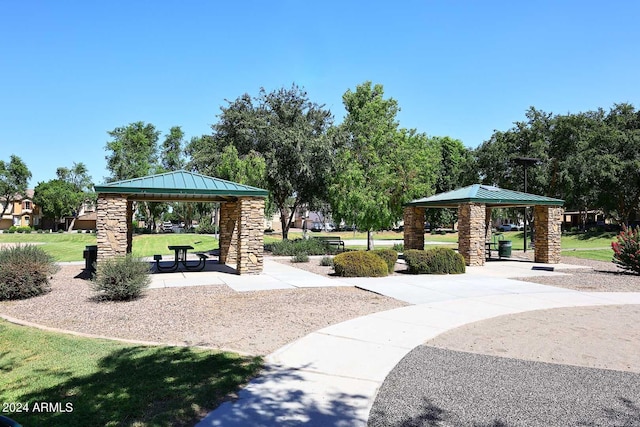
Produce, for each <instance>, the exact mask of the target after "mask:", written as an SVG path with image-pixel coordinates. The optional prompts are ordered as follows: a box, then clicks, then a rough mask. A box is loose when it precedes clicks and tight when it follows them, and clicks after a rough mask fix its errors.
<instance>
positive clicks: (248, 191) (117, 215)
mask: <svg viewBox="0 0 640 427" xmlns="http://www.w3.org/2000/svg"><path fill="white" fill-rule="evenodd" d="M95 191H96V193H98V206H97V208H98V209H97V211H98V215H97V222H96V228H97V240H98V242H97V243H98V260H100V259H104V258H109V257H114V256H119V255H124V254H127V253H130V252H131V247H132V241H133V227H132V220H133V202H134V201H153V202H178V201H182V202H219V203H220V263H225V264H226V263H229V264H233V263H235V264H236V271H237V272H238V274H246V273H249V274H252V273H260V272H261V271H262V264H263V248H264V239H263V238H264V203H265V198H266V197H267V196H268V194H269V193H268V191H267V190H263V189H260V188H256V187H251V186H248V185H243V184H238V183H235V182H231V181H226V180H223V179H219V178H214V177H210V176H205V175H200V174H197V173H193V172H188V171H185V170H180V171H175V172H167V173H163V174H157V175H150V176H145V177H141V178H134V179H128V180H123V181H117V182H110V183H107V184H104V185H97V186H95Z"/></svg>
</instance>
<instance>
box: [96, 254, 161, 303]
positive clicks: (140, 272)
mask: <svg viewBox="0 0 640 427" xmlns="http://www.w3.org/2000/svg"><path fill="white" fill-rule="evenodd" d="M150 283H151V276H150V275H149V263H147V262H146V261H141V260H139V259H137V258H134V257H133V256H132V255H131V254H127V255H126V256H124V257H114V258H107V259H106V260H104V261H101V262H99V263H98V265H97V269H96V274H95V276H94V277H93V282H92V287H93V290H94V291H96V292H100V294H101V296H102V297H103V298H105V299H108V300H113V301H121V300H131V299H134V298H137V297H138V296H140V294H141V293H142V291H143V290H144V289H145V288H146V287H148V286H149V284H150Z"/></svg>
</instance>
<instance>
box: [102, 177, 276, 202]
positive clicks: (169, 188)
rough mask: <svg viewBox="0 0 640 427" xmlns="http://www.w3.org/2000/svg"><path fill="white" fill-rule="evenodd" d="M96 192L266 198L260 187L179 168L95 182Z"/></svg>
mask: <svg viewBox="0 0 640 427" xmlns="http://www.w3.org/2000/svg"><path fill="white" fill-rule="evenodd" d="M95 191H96V192H97V193H116V194H130V195H132V198H134V199H137V200H152V201H171V200H191V201H199V200H202V201H223V200H230V199H235V198H237V197H241V196H253V197H266V196H267V195H268V194H269V192H268V191H267V190H263V189H261V188H256V187H251V186H249V185H244V184H238V183H236V182H231V181H226V180H224V179H220V178H214V177H210V176H206V175H200V174H197V173H194V172H188V171H185V170H179V171H175V172H167V173H162V174H157V175H149V176H143V177H141V178H134V179H127V180H124V181H116V182H110V183H107V184H103V185H96V186H95Z"/></svg>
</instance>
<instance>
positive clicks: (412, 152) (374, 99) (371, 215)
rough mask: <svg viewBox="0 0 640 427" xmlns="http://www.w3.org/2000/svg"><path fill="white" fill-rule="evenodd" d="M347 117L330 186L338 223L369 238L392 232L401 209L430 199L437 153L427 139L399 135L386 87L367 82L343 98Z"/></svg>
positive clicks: (402, 132)
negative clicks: (379, 232)
mask: <svg viewBox="0 0 640 427" xmlns="http://www.w3.org/2000/svg"><path fill="white" fill-rule="evenodd" d="M342 99H343V104H344V106H345V109H346V112H347V114H346V116H345V118H344V121H343V123H342V124H340V125H339V126H338V127H337V131H336V135H337V136H338V140H339V141H340V144H339V147H338V149H337V153H336V167H335V172H334V176H333V178H332V180H331V185H330V186H329V199H330V201H331V209H332V215H333V217H334V220H337V221H345V222H346V223H347V224H349V225H351V224H354V225H355V226H356V227H357V228H359V229H361V230H367V233H368V245H367V247H368V248H369V249H371V248H372V247H373V238H372V234H371V232H372V231H374V230H378V229H382V228H390V227H391V226H392V225H393V223H395V222H396V221H398V220H399V219H400V218H401V217H402V205H403V203H405V202H407V201H409V200H411V199H412V198H415V197H418V196H424V195H425V194H432V192H433V186H434V184H435V171H436V167H437V156H438V153H437V149H436V147H435V146H434V145H433V144H432V141H430V140H429V139H428V138H427V137H426V135H424V134H420V133H417V132H416V131H415V130H406V129H399V127H398V122H397V120H396V115H397V113H398V111H399V108H398V103H397V101H396V100H394V99H393V98H388V99H385V98H384V89H383V87H382V85H380V84H376V85H373V84H372V83H371V82H365V83H363V84H361V85H358V86H357V87H356V90H355V91H351V90H347V92H346V93H345V94H344V95H343V97H342Z"/></svg>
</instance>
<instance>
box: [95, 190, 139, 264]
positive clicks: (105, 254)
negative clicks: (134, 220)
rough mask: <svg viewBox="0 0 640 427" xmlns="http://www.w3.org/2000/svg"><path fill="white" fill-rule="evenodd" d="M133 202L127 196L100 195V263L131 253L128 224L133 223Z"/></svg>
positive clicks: (98, 225) (98, 205) (98, 219)
mask: <svg viewBox="0 0 640 427" xmlns="http://www.w3.org/2000/svg"><path fill="white" fill-rule="evenodd" d="M131 211H132V208H131V202H127V198H126V196H125V195H121V194H100V197H99V198H98V204H97V219H96V228H97V235H96V237H97V243H98V261H100V260H103V259H105V258H112V257H114V256H121V255H126V254H127V252H130V251H131V237H130V236H129V235H128V230H127V229H128V228H130V227H127V222H128V221H131V216H130V215H131V214H130V213H129V212H131Z"/></svg>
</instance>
